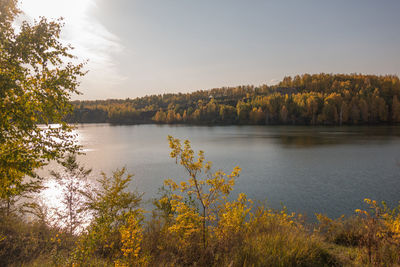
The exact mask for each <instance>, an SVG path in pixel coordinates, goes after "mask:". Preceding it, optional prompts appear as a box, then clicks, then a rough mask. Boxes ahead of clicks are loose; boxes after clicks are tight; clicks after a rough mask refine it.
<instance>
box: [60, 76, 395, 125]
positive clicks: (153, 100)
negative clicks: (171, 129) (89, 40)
mask: <svg viewBox="0 0 400 267" xmlns="http://www.w3.org/2000/svg"><path fill="white" fill-rule="evenodd" d="M399 96H400V81H399V78H398V77H397V76H393V75H385V76H377V75H361V74H324V73H321V74H313V75H310V74H304V75H301V76H295V77H285V78H284V79H283V80H282V81H281V82H280V83H279V84H277V85H275V86H267V85H261V86H258V87H256V86H252V85H246V86H238V87H223V88H216V89H211V90H201V91H196V92H193V93H185V94H183V93H178V94H163V95H151V96H145V97H140V98H135V99H129V98H128V99H125V100H118V99H110V100H96V101H74V102H73V105H74V106H75V110H74V113H73V114H72V115H71V116H70V117H69V118H68V121H69V122H75V123H94V122H108V123H114V124H141V123H161V124H163V123H168V124H173V123H179V124H217V125H219V124H224V125H225V124H249V125H252V124H255V125H264V124H293V125H342V124H348V125H351V124H379V123H398V122H400V102H399Z"/></svg>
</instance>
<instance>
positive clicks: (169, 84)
mask: <svg viewBox="0 0 400 267" xmlns="http://www.w3.org/2000/svg"><path fill="white" fill-rule="evenodd" d="M21 8H22V9H23V11H24V12H25V17H26V18H28V19H32V18H36V17H38V16H39V15H44V16H46V17H50V18H58V17H60V16H63V17H64V18H65V24H66V26H65V29H64V34H63V36H62V38H63V39H64V40H65V41H66V42H69V43H71V44H72V45H73V46H74V47H76V49H75V51H74V53H75V54H76V55H78V56H79V58H81V59H88V60H89V64H88V65H87V69H88V70H89V74H88V75H87V76H86V77H85V78H84V79H83V82H82V85H81V87H80V91H81V92H83V95H80V96H77V97H75V99H107V98H127V97H130V98H133V97H137V96H144V95H149V94H161V93H168V92H190V91H195V90H200V89H211V88H216V87H222V86H235V85H242V84H253V85H259V84H263V83H267V84H273V83H276V81H278V80H281V79H282V78H283V77H284V76H287V75H296V74H303V73H320V72H326V73H369V74H396V75H399V74H400V15H399V13H400V1H399V0H380V1H378V0H330V1H328V0H269V1H268V0H264V1H261V0H247V1H245V0H240V1H239V0H201V1H200V0H197V1H196V0H157V1H156V0H154V1H153V0H141V1H139V0H22V3H21Z"/></svg>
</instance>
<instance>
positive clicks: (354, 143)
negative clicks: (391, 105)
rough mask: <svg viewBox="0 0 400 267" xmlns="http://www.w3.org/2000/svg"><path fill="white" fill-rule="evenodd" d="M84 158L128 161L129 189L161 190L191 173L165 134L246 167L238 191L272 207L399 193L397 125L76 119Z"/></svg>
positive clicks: (347, 209)
mask: <svg viewBox="0 0 400 267" xmlns="http://www.w3.org/2000/svg"><path fill="white" fill-rule="evenodd" d="M77 132H78V136H79V142H80V143H81V144H82V145H83V148H84V151H85V153H86V155H84V156H80V161H81V162H82V163H84V165H85V166H87V167H91V168H93V170H94V172H93V174H92V179H94V178H95V176H97V175H98V173H99V172H100V171H104V172H106V173H111V172H112V171H113V170H115V169H116V168H121V167H124V166H125V167H126V168H127V169H128V171H129V172H130V173H132V174H134V175H135V176H134V179H133V183H132V185H131V189H132V190H134V189H137V190H138V191H139V192H144V193H145V195H144V199H146V200H148V199H151V198H153V197H155V196H156V193H157V191H158V188H160V187H161V186H162V183H163V180H164V179H167V178H172V179H175V180H176V181H181V180H184V179H186V178H187V176H186V175H185V172H184V171H183V170H182V168H181V167H180V166H178V165H176V164H175V161H174V160H173V159H171V158H170V157H169V152H170V149H169V146H168V142H167V136H168V135H172V136H174V137H176V138H180V139H182V140H184V139H189V140H190V141H191V143H192V145H193V148H194V149H195V150H196V151H197V150H198V149H202V150H204V151H205V156H206V160H210V161H212V162H213V163H214V170H217V169H222V170H224V171H226V172H229V171H230V170H232V168H233V167H234V166H236V165H238V166H240V167H241V168H242V173H241V175H240V177H239V178H238V180H237V183H236V187H235V191H234V192H233V195H234V196H235V195H237V193H239V192H244V193H246V194H247V195H248V196H249V197H250V198H251V199H253V200H255V201H258V200H259V201H264V200H267V203H268V204H269V206H270V207H273V208H280V207H281V203H282V204H284V205H285V206H287V207H288V209H289V210H290V211H295V212H301V213H304V214H306V215H307V217H308V218H313V216H314V215H313V214H314V213H316V212H317V213H325V214H327V215H329V216H332V217H338V216H340V215H341V214H352V213H353V211H354V209H356V208H360V207H365V206H364V205H363V199H364V198H372V199H376V200H385V201H386V202H387V203H388V204H390V205H395V204H397V203H398V201H399V200H400V165H399V164H400V127H386V126H383V127H301V126H213V127H206V126H168V125H163V126H159V125H133V126H110V125H108V124H84V125H79V126H78V129H77Z"/></svg>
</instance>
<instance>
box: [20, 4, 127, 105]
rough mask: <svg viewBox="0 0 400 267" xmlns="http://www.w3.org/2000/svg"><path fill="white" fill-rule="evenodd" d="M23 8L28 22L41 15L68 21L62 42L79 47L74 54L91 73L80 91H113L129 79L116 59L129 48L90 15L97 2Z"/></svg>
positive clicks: (27, 6) (86, 92)
mask: <svg viewBox="0 0 400 267" xmlns="http://www.w3.org/2000/svg"><path fill="white" fill-rule="evenodd" d="M20 7H21V10H22V11H23V12H24V14H23V16H24V19H28V20H30V21H33V20H34V19H37V18H39V17H40V16H44V17H47V18H52V19H56V18H60V17H63V18H64V23H65V27H64V29H63V33H62V36H61V39H62V41H63V42H65V43H69V44H71V45H72V46H73V47H75V49H74V51H73V54H74V55H76V56H77V57H78V58H79V59H80V60H89V62H88V65H87V69H88V70H89V71H90V72H89V74H88V75H87V76H86V77H85V78H84V79H83V81H82V85H81V88H80V90H81V91H82V92H83V93H84V94H85V95H87V94H88V93H89V92H97V93H98V92H99V91H108V90H112V89H113V87H114V86H116V85H118V84H120V83H121V82H123V81H124V80H126V77H124V76H122V75H121V74H120V72H119V71H118V66H117V64H116V63H115V60H114V56H116V55H118V54H119V53H122V52H123V51H124V49H125V48H124V47H123V46H122V45H121V43H120V39H119V38H118V37H117V36H116V35H114V34H113V33H111V32H109V31H108V30H107V29H106V28H105V27H104V26H103V25H102V24H101V23H100V22H99V21H98V20H97V19H96V18H95V17H94V16H91V15H89V14H90V13H89V11H92V10H93V9H96V8H97V6H96V3H95V1H94V0H25V1H23V2H22V3H21V5H20ZM87 96H89V95H87ZM89 97H90V96H89Z"/></svg>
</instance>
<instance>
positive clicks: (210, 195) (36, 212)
mask: <svg viewBox="0 0 400 267" xmlns="http://www.w3.org/2000/svg"><path fill="white" fill-rule="evenodd" d="M169 144H170V147H171V157H172V158H173V159H175V160H176V162H177V163H178V164H180V165H181V166H182V167H183V168H184V169H185V170H186V171H187V175H188V176H187V177H188V179H187V180H186V181H183V182H181V183H180V184H177V183H176V182H175V181H173V180H170V179H169V180H165V182H164V186H163V187H162V190H160V195H159V197H158V198H157V199H154V202H153V204H154V209H153V210H152V211H151V213H150V211H145V210H143V209H142V208H141V195H140V194H138V193H136V192H130V191H127V190H126V189H127V186H128V184H129V183H130V182H131V179H132V176H131V175H128V174H127V173H126V170H125V169H121V170H117V171H115V172H114V173H113V175H112V176H111V177H108V176H107V175H105V174H103V175H102V176H101V177H100V178H99V179H98V180H97V183H96V186H90V185H87V184H86V185H85V184H84V183H83V182H84V181H85V179H86V177H87V175H88V174H89V173H90V171H89V170H86V169H85V168H83V167H81V166H79V164H78V163H77V161H76V159H75V156H69V157H67V159H66V160H65V161H64V162H63V165H64V168H65V170H64V172H63V174H62V175H61V174H56V173H53V175H54V177H55V179H56V181H58V183H59V184H60V185H62V186H63V187H62V188H63V191H62V194H61V195H60V196H59V197H60V199H61V202H62V203H63V205H62V206H61V207H59V208H58V209H57V210H56V211H55V212H51V211H50V210H49V209H48V208H46V206H45V205H43V204H42V205H39V202H37V203H35V204H36V205H35V206H34V207H35V208H34V209H31V210H30V211H31V212H30V214H31V215H33V217H32V216H29V217H28V216H27V214H26V213H25V214H23V213H20V212H19V213H17V212H13V213H12V214H8V215H7V214H6V213H4V212H3V213H1V221H0V265H2V266H9V265H11V266H21V265H24V266H44V265H47V266H355V265H359V266H361V265H371V266H377V265H378V266H392V265H398V264H400V254H399V253H400V240H399V238H400V213H399V210H398V208H396V209H389V208H388V207H386V205H385V204H384V203H382V204H378V203H377V202H376V201H372V200H369V199H366V200H365V202H366V204H367V205H368V209H366V210H356V211H355V215H354V216H352V217H349V218H344V217H341V218H339V219H336V220H332V219H330V218H328V217H326V216H324V215H322V214H317V219H318V223H316V224H314V225H311V224H308V223H306V222H304V221H303V220H302V216H301V215H300V214H294V213H288V212H287V210H286V209H285V208H283V209H282V210H273V209H269V208H268V207H265V206H263V205H261V204H254V203H253V202H252V201H251V200H250V199H248V198H247V197H246V195H245V194H243V193H241V194H239V195H238V196H237V199H235V200H231V199H232V197H229V196H230V192H231V191H232V190H233V187H234V184H235V180H236V178H237V177H238V176H239V174H240V171H241V170H240V168H239V167H235V168H234V169H233V170H232V172H231V173H224V172H223V171H221V170H218V171H215V172H214V171H212V169H213V168H212V163H211V162H207V161H206V160H205V157H204V153H203V152H202V151H199V153H198V156H197V157H196V155H195V152H194V151H193V150H192V149H191V146H190V143H189V141H185V142H184V144H182V143H181V142H180V141H179V140H178V139H174V138H173V137H169ZM15 210H17V209H15ZM51 214H52V215H51ZM85 218H86V222H87V223H85ZM88 218H91V219H90V220H88Z"/></svg>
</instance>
